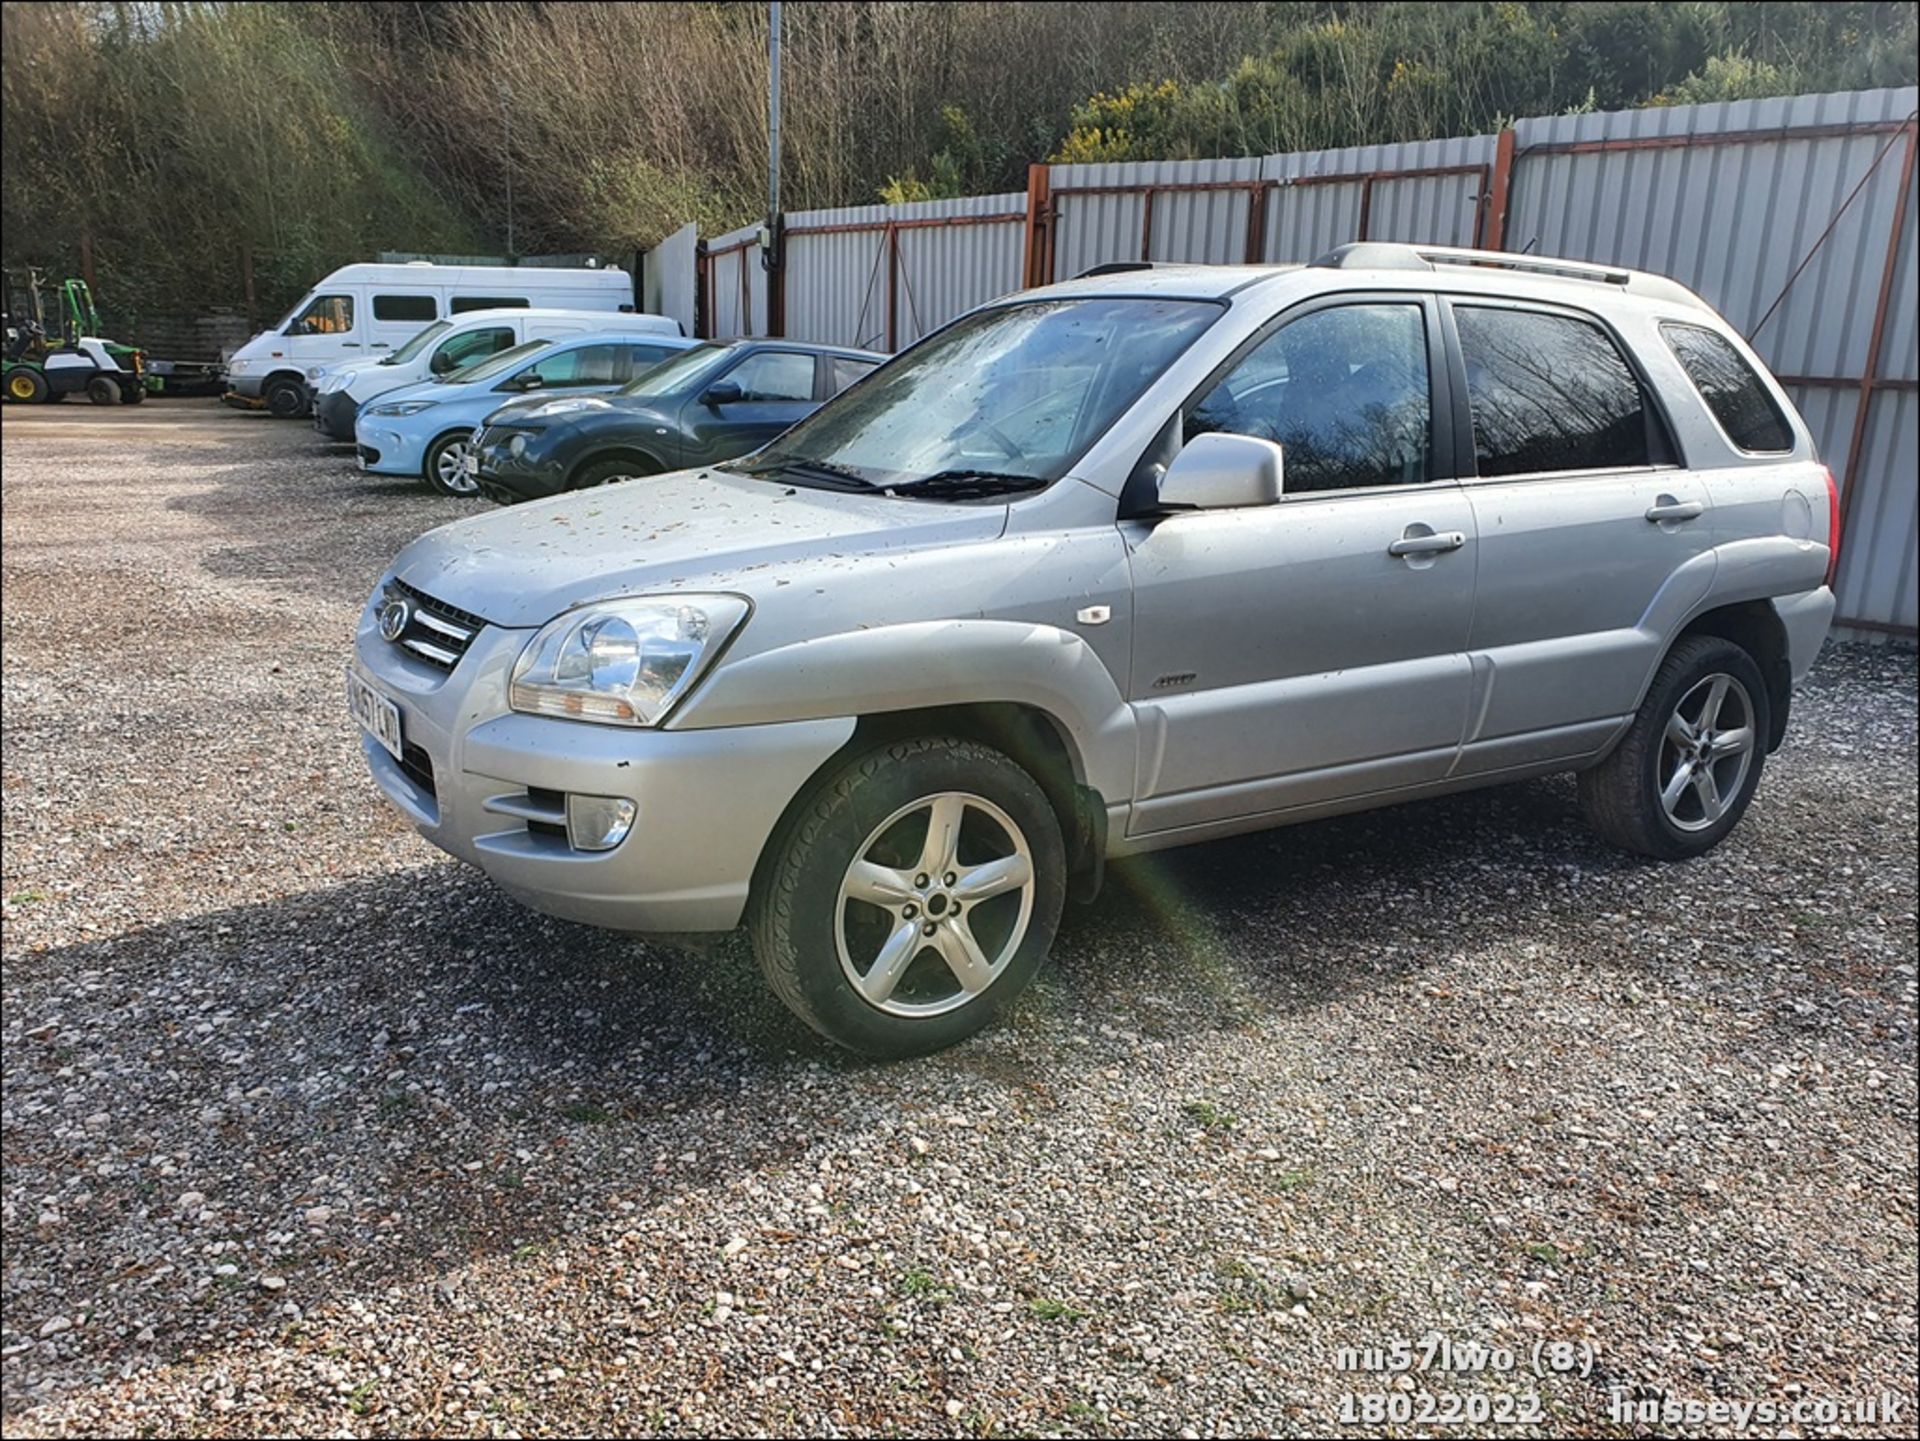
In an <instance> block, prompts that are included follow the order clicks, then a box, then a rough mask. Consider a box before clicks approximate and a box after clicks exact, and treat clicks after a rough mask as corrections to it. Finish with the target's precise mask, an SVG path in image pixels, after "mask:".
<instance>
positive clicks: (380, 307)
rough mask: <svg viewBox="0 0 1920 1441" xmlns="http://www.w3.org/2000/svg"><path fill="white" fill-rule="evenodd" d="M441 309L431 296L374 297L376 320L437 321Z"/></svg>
mask: <svg viewBox="0 0 1920 1441" xmlns="http://www.w3.org/2000/svg"><path fill="white" fill-rule="evenodd" d="M439 315H440V307H439V306H438V305H436V304H435V303H434V299H433V297H432V296H431V295H376V296H374V297H373V318H374V319H375V320H411V321H414V322H415V323H418V322H420V321H422V320H435V319H438V318H439Z"/></svg>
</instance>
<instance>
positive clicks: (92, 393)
mask: <svg viewBox="0 0 1920 1441" xmlns="http://www.w3.org/2000/svg"><path fill="white" fill-rule="evenodd" d="M87 399H88V400H91V401H92V402H93V403H94V404H95V405H118V404H119V403H120V382H119V381H117V380H115V379H114V378H113V377H112V376H111V375H96V376H94V378H93V379H92V380H89V381H88V382H87Z"/></svg>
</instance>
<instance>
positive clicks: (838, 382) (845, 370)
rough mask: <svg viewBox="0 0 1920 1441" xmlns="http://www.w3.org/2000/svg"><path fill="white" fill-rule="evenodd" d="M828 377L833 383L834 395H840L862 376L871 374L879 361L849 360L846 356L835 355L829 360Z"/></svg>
mask: <svg viewBox="0 0 1920 1441" xmlns="http://www.w3.org/2000/svg"><path fill="white" fill-rule="evenodd" d="M827 363H828V375H829V377H830V379H831V382H832V387H833V393H834V394H835V395H838V394H839V393H840V392H841V391H843V390H845V389H846V388H847V387H848V386H849V385H852V384H853V383H854V381H856V380H858V379H859V378H860V377H861V376H863V375H867V374H869V373H870V372H871V371H872V370H873V368H874V366H876V365H878V364H879V363H880V362H879V361H877V360H849V359H848V358H847V357H846V356H844V355H835V356H832V357H830V358H829V360H828V362H827Z"/></svg>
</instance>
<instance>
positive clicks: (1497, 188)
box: [1480, 126, 1513, 250]
mask: <svg viewBox="0 0 1920 1441" xmlns="http://www.w3.org/2000/svg"><path fill="white" fill-rule="evenodd" d="M1512 185H1513V127H1512V126H1508V127H1507V128H1506V129H1504V130H1502V131H1501V132H1500V138H1499V139H1498V140H1496V141H1495V142H1494V146H1493V181H1492V183H1491V184H1490V185H1488V186H1487V191H1486V193H1487V208H1486V210H1485V211H1484V212H1483V213H1482V215H1481V222H1482V226H1481V233H1480V248H1481V249H1482V250H1505V249H1506V248H1507V197H1508V195H1509V194H1510V193H1511V187H1512Z"/></svg>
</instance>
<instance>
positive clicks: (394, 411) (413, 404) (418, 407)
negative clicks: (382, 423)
mask: <svg viewBox="0 0 1920 1441" xmlns="http://www.w3.org/2000/svg"><path fill="white" fill-rule="evenodd" d="M439 403H440V402H439V401H437V400H396V401H395V402H394V403H393V404H392V405H376V406H374V407H373V409H371V410H369V411H368V412H367V414H368V415H418V414H419V413H420V412H421V411H423V410H432V409H433V408H434V406H436V405H438V404H439Z"/></svg>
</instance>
